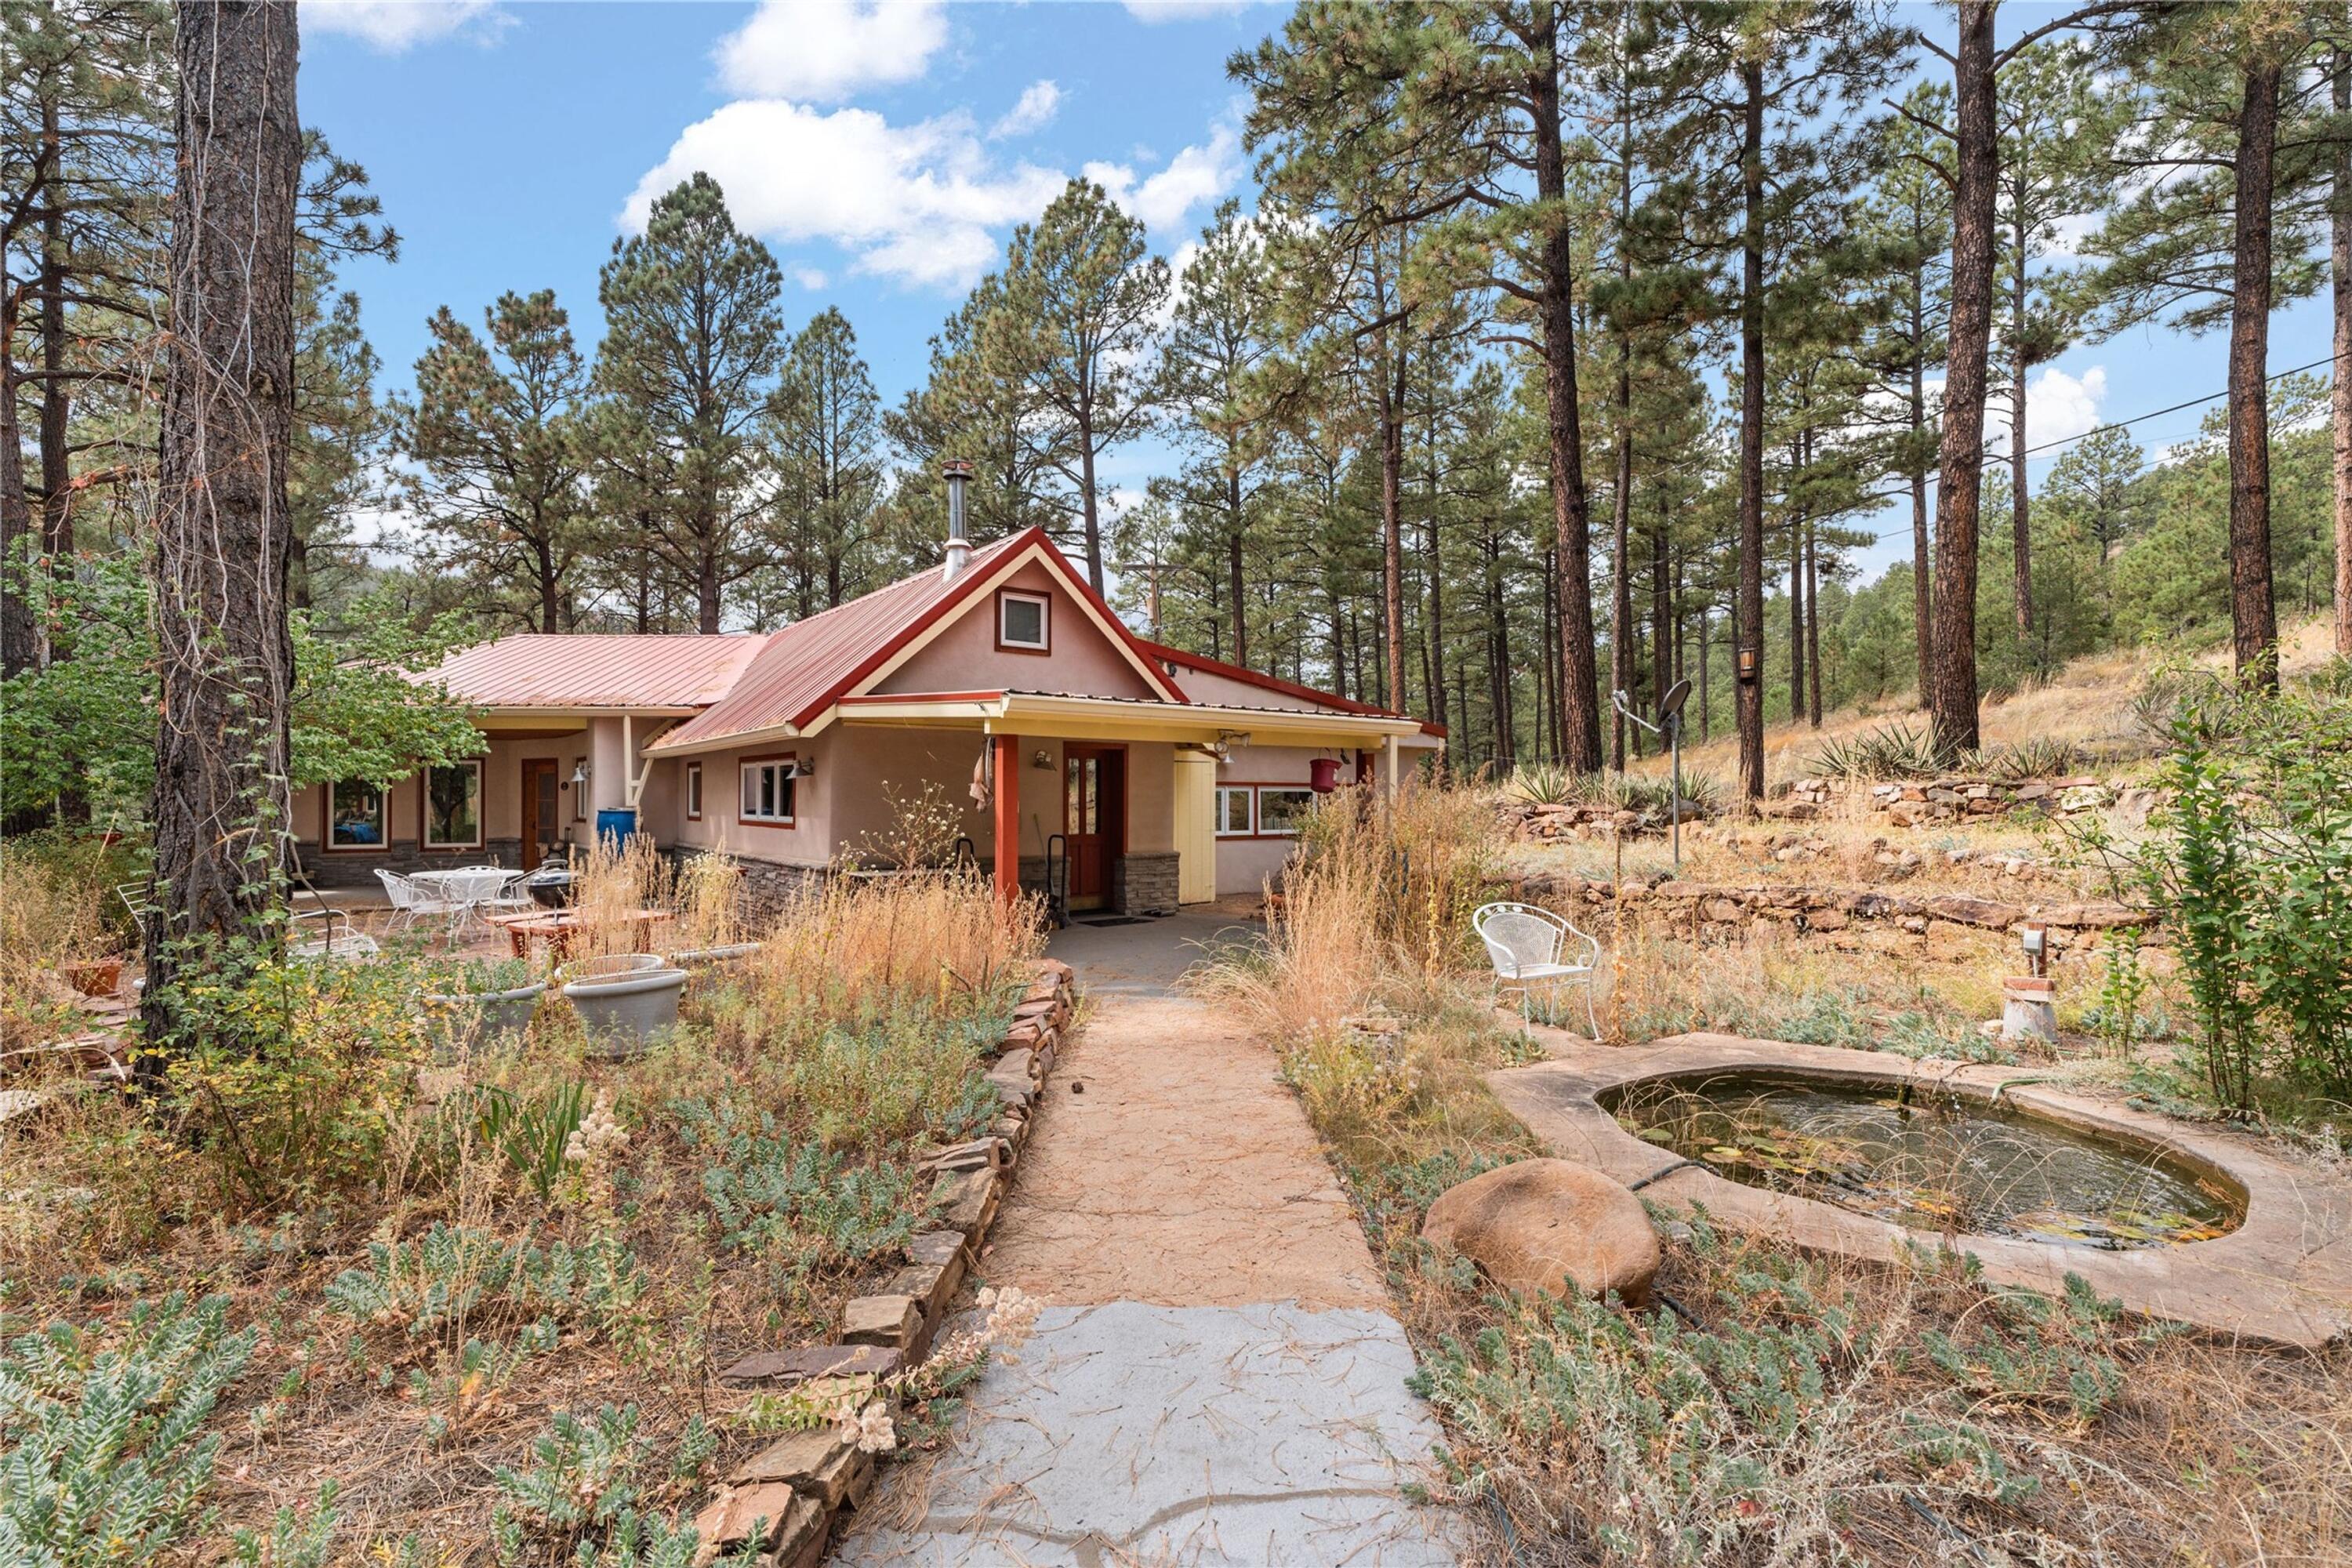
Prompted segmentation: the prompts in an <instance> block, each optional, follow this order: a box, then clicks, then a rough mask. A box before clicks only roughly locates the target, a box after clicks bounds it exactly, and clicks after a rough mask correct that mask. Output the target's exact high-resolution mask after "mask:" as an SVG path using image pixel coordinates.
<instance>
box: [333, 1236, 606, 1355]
mask: <svg viewBox="0 0 2352 1568" xmlns="http://www.w3.org/2000/svg"><path fill="white" fill-rule="evenodd" d="M645 1289H646V1276H645V1271H644V1269H643V1268H641V1267H640V1266H639V1265H638V1262H637V1258H636V1255H635V1253H633V1252H631V1251H630V1250H629V1249H628V1248H627V1247H625V1246H623V1245H622V1244H621V1243H620V1242H619V1241H618V1240H616V1239H614V1237H608V1236H597V1237H591V1238H590V1239H589V1240H587V1241H585V1242H583V1243H582V1244H580V1245H579V1246H576V1247H575V1246H572V1245H571V1244H570V1243H567V1242H562V1241H557V1242H552V1243H550V1244H549V1245H548V1246H547V1247H543V1248H542V1247H532V1246H530V1245H529V1244H527V1243H523V1242H507V1241H501V1240H499V1238H498V1237H495V1236H493V1235H491V1234H490V1233H489V1232H488V1231H486V1230H478V1229H475V1228H473V1227H471V1226H453V1225H449V1224H447V1223H446V1222H444V1221H438V1220H436V1221H435V1222H434V1224H433V1226H432V1228H431V1229H429V1230H427V1231H426V1232H425V1234H424V1235H423V1236H422V1237H417V1238H416V1239H415V1240H414V1241H375V1242H370V1243H369V1244H368V1263H367V1267H366V1268H347V1269H345V1270H343V1272H342V1273H341V1274H339V1275H337V1276H336V1277H335V1279H333V1280H332V1281H331V1283H330V1284H329V1285H328V1286H327V1290H326V1300H327V1306H328V1308H329V1310H332V1311H335V1312H339V1313H341V1314H342V1315H343V1316H344V1317H347V1318H350V1319H352V1320H353V1321H356V1322H360V1323H373V1324H377V1325H380V1326H384V1327H392V1328H398V1329H399V1330H401V1331H402V1332H403V1333H404V1335H405V1336H406V1337H408V1338H410V1339H423V1338H425V1337H428V1336H430V1335H433V1334H436V1333H438V1332H439V1331H443V1330H445V1329H457V1328H464V1327H468V1326H482V1325H489V1324H499V1323H518V1322H527V1321H530V1320H532V1319H534V1318H536V1317H537V1316H539V1315H541V1314H542V1313H547V1314H552V1315H554V1316H557V1317H561V1318H566V1319H572V1320H575V1321H583V1322H585V1323H588V1324H590V1325H591V1326H593V1327H597V1328H610V1327H612V1326H614V1324H615V1323H617V1322H620V1321H623V1320H624V1319H625V1318H626V1317H627V1316H628V1315H629V1314H630V1312H631V1311H632V1310H634V1309H635V1306H636V1303H637V1301H638V1299H639V1298H640V1297H641V1296H642V1295H643V1294H644V1293H645Z"/></svg>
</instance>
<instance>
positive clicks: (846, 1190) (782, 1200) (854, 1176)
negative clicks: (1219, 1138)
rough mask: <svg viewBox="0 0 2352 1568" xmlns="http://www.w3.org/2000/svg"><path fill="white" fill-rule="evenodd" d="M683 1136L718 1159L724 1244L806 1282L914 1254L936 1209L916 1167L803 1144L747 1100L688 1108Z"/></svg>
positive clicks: (709, 1184) (709, 1183)
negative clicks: (912, 1243)
mask: <svg viewBox="0 0 2352 1568" xmlns="http://www.w3.org/2000/svg"><path fill="white" fill-rule="evenodd" d="M677 1115H678V1119H679V1131H681V1133H682V1134H683V1135H684V1136H685V1138H686V1140H687V1142H688V1145H689V1146H690V1147H693V1148H696V1149H698V1150H700V1151H701V1152H702V1153H703V1154H704V1156H705V1157H706V1158H707V1159H708V1160H709V1164H707V1165H706V1166H705V1167H704V1169H703V1173H702V1194H703V1198H704V1200H705V1201H706V1202H707V1203H708V1204H709V1205H710V1211H711V1214H712V1215H713V1216H714V1217H715V1218H716V1219H717V1221H718V1226H719V1238H720V1240H721V1241H722V1242H724V1243H725V1245H727V1246H728V1247H732V1248H734V1249H736V1250H738V1251H742V1252H749V1253H754V1254H758V1255H760V1256H762V1257H765V1258H768V1259H769V1261H770V1263H771V1264H772V1266H774V1267H776V1268H778V1269H779V1270H780V1271H781V1272H782V1273H784V1274H786V1275H789V1276H791V1277H793V1278H794V1279H806V1278H808V1277H810V1276H812V1275H814V1274H816V1273H820V1272H825V1271H831V1270H835V1269H839V1268H845V1267H847V1266H849V1265H851V1264H856V1263H861V1262H864V1261H865V1260H866V1259H867V1258H875V1257H877V1256H879V1255H881V1254H882V1253H885V1252H888V1251H891V1250H893V1249H895V1248H898V1247H904V1246H905V1245H906V1244H907V1242H908V1240H910V1239H911V1238H912V1237H913V1236H914V1234H915V1227H916V1226H917V1225H918V1224H919V1222H920V1221H921V1220H922V1218H923V1215H924V1214H925V1212H926V1209H927V1205H926V1202H925V1197H926V1194H927V1192H928V1187H929V1184H928V1183H927V1182H926V1181H925V1180H924V1178H923V1177H922V1176H921V1175H920V1174H919V1173H918V1172H917V1171H916V1169H915V1168H914V1167H913V1166H912V1165H911V1164H901V1163H896V1162H893V1161H889V1160H883V1159H877V1160H875V1161H874V1162H873V1163H870V1164H866V1163H856V1162H854V1161H853V1160H852V1159H851V1158H850V1157H849V1156H848V1155H847V1154H845V1153H841V1152H835V1151H832V1150H828V1149H826V1148H825V1147H824V1144H822V1143H820V1142H816V1141H815V1140H814V1139H808V1138H796V1137H794V1136H793V1133H792V1132H791V1131H788V1130H786V1129H785V1128H784V1127H783V1126H782V1124H781V1123H779V1122H778V1121H777V1120H776V1119H775V1117H774V1116H772V1115H771V1114H769V1113H768V1112H766V1111H761V1112H760V1113H759V1114H758V1116H757V1118H756V1119H755V1118H754V1117H753V1116H752V1114H751V1111H750V1110H748V1109H747V1108H746V1107H745V1106H744V1105H743V1104H742V1102H740V1100H721V1101H719V1102H718V1103H717V1104H706V1103H703V1102H701V1101H686V1102H683V1103H681V1104H679V1105H678V1106H677Z"/></svg>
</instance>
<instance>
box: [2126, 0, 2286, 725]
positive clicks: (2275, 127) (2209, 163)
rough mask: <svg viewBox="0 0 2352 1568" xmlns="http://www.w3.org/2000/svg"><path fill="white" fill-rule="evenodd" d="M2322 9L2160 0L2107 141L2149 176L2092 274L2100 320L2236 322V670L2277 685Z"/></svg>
mask: <svg viewBox="0 0 2352 1568" xmlns="http://www.w3.org/2000/svg"><path fill="white" fill-rule="evenodd" d="M2317 18H2318V13H2317V12H2315V10H2313V9H2312V8H2311V7H2308V6H2305V5H2300V4H2297V3H2296V0H2243V3H2242V4H2240V5H2231V6H2184V7H2179V8H2178V9H2167V10H2163V11H2161V12H2159V13H2158V14H2157V15H2156V16H2154V17H2153V19H2151V20H2150V21H2149V22H2148V23H2147V25H2145V26H2141V27H2139V28H2137V29H2134V30H2133V31H2131V32H2129V33H2127V34H2124V35H2121V36H2120V37H2118V38H2117V39H2116V47H2114V49H2113V51H2112V56H2111V58H2113V60H2114V61H2115V62H2116V63H2117V64H2119V65H2121V66H2122V67H2123V68H2125V69H2126V71H2127V72H2129V73H2130V79H2132V80H2133V81H2134V82H2135V83H2136V84H2137V86H2138V89H2139V91H2138V93H2137V101H2136V103H2135V106H2134V107H2135V109H2136V110H2137V112H2136V114H2135V115H2134V117H2133V118H2132V119H2131V120H2130V121H2128V123H2127V126H2126V130H2125V131H2124V132H2123V134H2122V136H2121V137H2120V138H2119V139H2118V142H2117V143H2116V146H2115V147H2114V148H2113V150H2112V151H2111V152H2110V153H2109V161H2110V162H2111V163H2112V164H2113V165H2114V167H2115V168H2116V170H2117V171H2118V172H2120V173H2122V174H2127V175H2137V176H2139V189H2138V190H2137V194H2135V195H2133V196H2132V197H2131V198H2130V199H2129V200H2127V201H2126V202H2125V203H2124V205H2122V206H2121V207H2120V208H2118V209H2116V211H2115V212H2114V213H2112V214H2111V215H2110V216H2109V217H2108V219H2107V221H2106V223H2105V225H2104V226H2102V227H2101V228H2100V229H2099V231H2098V232H2097V234H2095V236H2093V237H2092V238H2091V239H2090V240H2089V241H2088V242H2087V243H2086V244H2085V245H2084V254H2085V255H2086V256H2088V257H2090V258H2093V259H2094V260H2095V262H2096V263H2097V266H2096V268H2095V270H2093V271H2092V272H2091V273H2090V274H2089V275H2088V276H2087V277H2086V278H2084V279H2083V280H2082V282H2081V284H2080V288H2079V295H2080V298H2081V299H2082V300H2083V301H2084V304H2085V305H2086V306H2087V307H2088V308H2089V309H2091V310H2095V324H2096V327H2097V329H2098V330H2099V331H2103V332H2112V331H2117V330H2120V329H2121V328H2123V327H2125V326H2128V325H2133V324H2136V323H2139V322H2144V321H2154V320H2158V319H2169V320H2170V321H2173V322H2174V323H2175V324H2176V325H2178V326H2179V327H2181V328H2183V329H2185V330H2187V331H2190V332H2202V331H2211V330H2214V329H2216V328H2218V327H2221V326H2223V325H2227V327H2228V328H2229V331H2230V357H2229V419H2230V436H2229V451H2230V600H2231V647H2232V651H2233V654H2234V657H2235V660H2236V666H2237V673H2238V676H2239V679H2242V680H2245V681H2249V682H2252V683H2254V684H2257V685H2263V686H2274V685H2275V684H2276V682H2277V679H2278V672H2277V663H2276V658H2275V655H2276V650H2277V646H2278V616H2277V610H2276V606H2275V605H2274V602H2273V587H2272V560H2271V526H2272V523H2271V478H2270V462H2271V437H2270V418H2269V408H2270V384H2269V376H2270V368H2269V353H2270V315H2271V311H2272V310H2273V309H2275V308H2276V307H2277V306H2278V305H2280V304H2282V303H2284V302H2285V301H2286V300H2294V299H2297V298H2300V297H2302V296H2305V295H2307V294H2310V293H2313V292H2315V291H2316V290H2317V289H2318V288H2319V285H2320V282H2321V279H2322V278H2323V276H2324V274H2323V271H2322V268H2321V266H2320V263H2319V260H2318V257H2317V254H2316V247H2317V241H2318V237H2319V235H2320V234H2321V233H2322V232H2323V231H2324V228H2325V226H2326V198H2327V194H2328V189H2329V180H2328V174H2329V161H2330V160H2329V153H2330V151H2331V139H2330V136H2329V134H2328V132H2327V128H2326V120H2325V118H2324V117H2325V115H2326V110H2327V107H2328V96H2327V95H2328V91H2329V88H2328V83H2327V80H2326V76H2325V74H2324V73H2320V72H2316V71H2306V70H2305V69H2304V67H2305V66H2306V65H2308V64H2310V63H2311V62H2312V61H2313V60H2314V59H2315V58H2317V57H2318V56H2319V54H2320V52H2321V45H2322V41H2323V35H2322V33H2321V32H2320V31H2319V29H2318V28H2317V27H2316V26H2315V22H2316V20H2317Z"/></svg>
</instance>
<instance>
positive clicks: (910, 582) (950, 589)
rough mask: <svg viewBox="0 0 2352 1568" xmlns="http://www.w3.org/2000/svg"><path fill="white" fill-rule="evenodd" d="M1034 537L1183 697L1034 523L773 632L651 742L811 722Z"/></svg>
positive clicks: (1176, 697) (680, 744)
mask: <svg viewBox="0 0 2352 1568" xmlns="http://www.w3.org/2000/svg"><path fill="white" fill-rule="evenodd" d="M1032 545H1044V546H1045V562H1046V564H1047V565H1048V566H1049V567H1051V568H1053V569H1055V574H1056V575H1057V576H1059V577H1060V578H1061V579H1062V582H1063V585H1064V587H1066V589H1068V590H1069V591H1070V592H1071V593H1073V594H1075V595H1079V596H1081V597H1083V598H1085V599H1087V600H1088V601H1090V602H1092V603H1093V604H1094V605H1096V606H1097V609H1099V610H1100V612H1101V614H1102V616H1103V617H1104V619H1105V620H1107V621H1108V623H1109V625H1110V626H1112V628H1113V629H1114V633H1115V635H1116V636H1118V637H1120V638H1122V639H1123V640H1124V641H1125V642H1126V643H1127V645H1128V647H1129V650H1130V652H1132V653H1133V655H1134V657H1135V658H1136V660H1137V662H1138V664H1139V665H1140V666H1141V667H1142V668H1144V670H1145V672H1146V674H1147V675H1148V676H1149V677H1150V678H1151V679H1153V680H1154V681H1155V683H1156V684H1159V685H1160V686H1162V687H1164V688H1165V689H1166V690H1167V691H1168V693H1169V700H1171V701H1173V702H1181V701H1183V700H1184V693H1183V689H1182V688H1181V687H1179V686H1177V685H1176V684H1175V682H1174V681H1173V680H1172V679H1169V678H1167V677H1166V676H1164V675H1162V674H1161V672H1160V670H1159V669H1158V668H1156V667H1155V666H1153V665H1152V664H1151V660H1150V654H1149V653H1148V652H1147V650H1146V649H1145V648H1144V647H1143V645H1142V644H1141V643H1140V642H1139V641H1138V640H1137V639H1136V637H1135V636H1134V634H1132V633H1131V632H1129V631H1128V630H1127V628H1126V626H1124V625H1122V624H1121V623H1120V621H1119V619H1118V616H1116V615H1113V614H1112V613H1111V611H1110V610H1109V608H1108V606H1106V605H1103V604H1102V601H1101V600H1100V599H1099V598H1097V596H1096V595H1095V593H1094V591H1093V589H1092V588H1091V587H1090V586H1088V584H1087V581H1086V579H1085V578H1083V577H1080V576H1079V575H1077V574H1076V572H1074V571H1073V570H1072V569H1071V568H1070V565H1069V563H1068V562H1066V561H1065V560H1064V559H1063V558H1062V555H1061V552H1059V551H1057V550H1055V548H1054V545H1053V542H1052V541H1050V540H1048V539H1047V538H1046V537H1045V531H1044V530H1043V529H1036V528H1032V529H1028V530H1025V531H1022V532H1020V533H1016V534H1013V536H1012V537H1010V538H1008V539H1001V540H999V541H997V542H995V543H994V544H992V545H989V546H987V547H986V548H984V549H981V550H975V551H974V552H972V554H971V562H970V563H969V564H967V565H966V566H965V568H964V569H963V570H962V571H961V572H960V573H958V574H956V575H955V576H954V577H953V578H952V579H950V578H947V577H945V576H943V575H942V574H940V572H939V571H938V570H937V569H936V568H933V569H931V570H928V571H924V572H920V573H918V574H915V575H914V576H912V577H905V578H901V579H900V580H899V581H898V582H896V583H893V584H890V585H889V586H887V587H886V588H877V589H876V590H875V591H874V592H872V593H871V594H867V595H865V596H864V597H862V598H857V599H852V600H851V601H850V602H849V603H847V604H845V605H838V606H836V607H835V608H833V609H830V610H827V611H825V612H824V614H822V615H817V616H810V617H809V618H808V619H807V620H804V621H795V622H794V623H793V624H792V625H791V626H786V627H784V628H783V629H782V631H780V632H778V633H776V634H775V636H774V637H772V639H771V640H770V642H769V644H768V646H767V647H765V648H764V649H762V650H761V654H760V657H759V658H756V659H754V660H752V661H751V666H750V668H746V669H745V670H744V671H743V674H742V677H741V679H739V680H738V681H737V682H736V683H735V687H734V689H732V690H731V691H730V692H729V693H728V694H727V695H726V697H725V698H723V699H722V700H719V702H717V703H715V704H714V705H713V706H712V707H710V708H709V709H708V710H705V711H703V712H701V713H699V714H697V715H696V716H695V717H694V718H692V719H690V720H688V721H687V722H685V723H683V724H681V725H679V726H678V727H677V729H675V730H672V731H669V732H668V733H667V734H666V735H664V736H663V737H662V738H661V740H660V742H659V743H658V744H656V745H655V746H653V747H651V748H649V750H653V751H661V752H667V751H675V750H679V749H682V748H685V747H689V746H697V745H706V744H709V742H713V741H723V740H725V739H727V738H728V737H730V736H733V735H746V734H751V733H754V732H757V731H764V730H772V729H777V728H779V727H781V726H783V725H787V724H792V725H801V724H806V723H808V722H809V721H811V720H813V719H814V718H815V717H816V716H817V715H818V714H820V713H822V712H824V710H826V709H827V708H829V707H831V706H832V705H833V704H834V703H835V701H837V700H840V699H841V697H842V696H843V695H845V693H846V692H847V691H848V690H849V689H850V688H852V687H854V686H856V684H857V682H858V681H860V680H862V679H865V678H866V676H867V675H869V674H871V673H872V672H873V671H875V670H877V669H878V668H881V667H882V665H883V664H884V663H886V662H887V660H888V659H889V658H890V657H891V656H892V655H894V654H896V653H897V652H898V650H899V649H900V648H902V647H906V646H907V644H908V643H909V642H911V641H912V640H913V639H914V638H915V637H918V636H919V635H920V634H921V633H922V632H923V631H924V630H925V629H926V628H928V627H929V626H932V625H933V624H934V623H936V622H937V621H939V620H940V618H941V617H942V616H946V615H947V614H949V613H950V611H952V610H953V609H954V608H955V607H956V606H957V605H960V604H961V603H962V602H963V601H964V600H965V599H967V598H969V597H970V596H971V595H972V594H973V593H974V592H975V591H977V590H978V588H979V587H980V585H981V584H982V582H983V581H984V580H985V579H986V578H987V576H988V574H990V572H991V571H992V569H994V568H995V567H997V566H1000V565H1002V564H1003V563H1005V562H1006V561H1007V560H1009V559H1010V558H1011V557H1013V556H1015V555H1018V554H1021V553H1023V552H1025V551H1027V550H1028V549H1029V548H1030V547H1031V546H1032Z"/></svg>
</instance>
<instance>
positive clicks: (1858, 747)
mask: <svg viewBox="0 0 2352 1568" xmlns="http://www.w3.org/2000/svg"><path fill="white" fill-rule="evenodd" d="M1957 762H1958V756H1957V753H1956V752H1955V750H1954V748H1952V747H1951V746H1949V745H1947V744H1945V743H1944V742H1942V741H1940V740H1938V739H1937V736H1936V732H1935V731H1934V729H1933V728H1931V727H1929V726H1927V725H1912V724H1906V723H1904V722H1902V721H1900V720H1897V721H1894V722H1892V723H1887V724H1881V725H1880V726H1878V728H1876V729H1874V730H1865V731H1863V732H1862V733H1861V734H1859V735H1853V736H1849V737H1847V738H1846V739H1844V740H1832V741H1824V742H1822V749H1821V750H1820V751H1818V752H1814V753H1813V759H1812V762H1811V764H1810V765H1811V771H1812V772H1813V773H1817V774H1819V775H1821V776H1822V777H1823V778H1847V779H1923V778H1933V777H1935V776H1936V775H1937V774H1938V773H1944V772H1946V771H1948V770H1949V769H1950V768H1952V767H1953V766H1954V765H1955V764H1956V763H1957Z"/></svg>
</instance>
